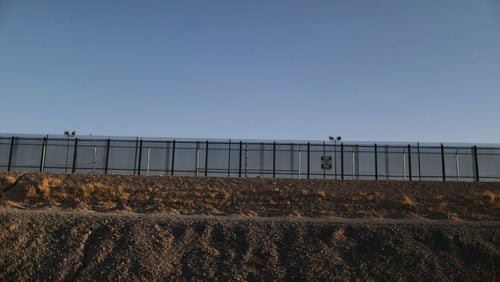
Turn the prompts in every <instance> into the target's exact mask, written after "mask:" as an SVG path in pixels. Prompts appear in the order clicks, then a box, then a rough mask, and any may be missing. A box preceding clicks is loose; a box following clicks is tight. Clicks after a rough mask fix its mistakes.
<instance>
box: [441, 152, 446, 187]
mask: <svg viewBox="0 0 500 282" xmlns="http://www.w3.org/2000/svg"><path fill="white" fill-rule="evenodd" d="M444 162H445V159H444V145H443V143H441V168H442V170H443V181H446V167H445V163H444Z"/></svg>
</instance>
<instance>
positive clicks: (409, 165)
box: [408, 144, 412, 181]
mask: <svg viewBox="0 0 500 282" xmlns="http://www.w3.org/2000/svg"><path fill="white" fill-rule="evenodd" d="M408 180H410V181H412V175H411V146H410V144H408Z"/></svg>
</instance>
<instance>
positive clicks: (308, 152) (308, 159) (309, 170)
mask: <svg viewBox="0 0 500 282" xmlns="http://www.w3.org/2000/svg"><path fill="white" fill-rule="evenodd" d="M310 177H311V144H310V143H309V142H307V179H309V178H310Z"/></svg>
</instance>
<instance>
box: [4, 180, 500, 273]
mask: <svg viewBox="0 0 500 282" xmlns="http://www.w3.org/2000/svg"><path fill="white" fill-rule="evenodd" d="M499 201H500V183H442V182H386V181H377V182H375V181H323V180H284V179H282V180H278V179H244V178H242V179H226V178H201V177H200V178H194V177H146V176H104V175H88V174H79V175H65V174H19V173H18V174H6V173H0V250H1V252H0V281H9V280H11V281H14V280H37V281H55V280H78V281H81V280H85V281H116V280H125V281H137V280H139V281H155V280H163V281H165V280H181V281H184V280H195V281H207V280H219V281H227V280H249V281H260V280H265V281H269V280H290V281H300V280H313V281H330V280H379V281H386V280H421V281H428V280H440V281H450V280H467V281H498V273H499V271H500V221H499V219H500V210H499V209H500V203H499Z"/></svg>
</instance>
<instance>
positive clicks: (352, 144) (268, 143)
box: [0, 135, 500, 151]
mask: <svg viewBox="0 0 500 282" xmlns="http://www.w3.org/2000/svg"><path fill="white" fill-rule="evenodd" d="M12 137H14V138H15V139H16V141H20V140H21V141H41V140H43V138H47V137H48V140H49V141H61V142H62V141H64V142H67V141H68V140H69V141H71V140H73V141H74V140H75V139H76V138H78V141H79V142H106V141H108V140H110V141H111V142H113V143H120V142H123V143H135V142H137V141H140V140H142V141H143V143H163V144H165V143H167V144H168V143H173V142H174V141H175V143H176V144H200V145H202V144H204V143H206V142H207V141H208V143H209V144H210V145H229V144H231V145H233V146H239V143H240V142H241V143H242V144H243V145H245V146H249V145H250V146H262V145H264V146H272V145H276V146H303V147H306V146H308V145H309V146H311V147H313V148H317V147H326V148H332V147H333V148H339V147H341V144H343V146H344V150H345V149H347V150H349V149H351V148H370V149H373V148H374V147H375V145H377V148H378V149H379V150H380V151H382V150H383V149H384V148H385V147H387V148H391V149H403V150H407V149H408V145H410V148H411V149H412V151H414V150H417V149H421V150H426V149H435V150H440V149H441V145H440V144H435V143H430V144H429V143H416V142H410V143H403V142H401V143H364V142H363V143H355V142H351V141H348V142H347V141H344V142H332V141H326V142H323V141H309V142H305V141H297V142H294V141H281V140H280V141H271V140H266V141H254V140H242V139H231V140H230V139H227V140H220V139H199V140H194V139H193V140H185V139H173V138H166V139H154V138H139V137H137V138H122V137H93V136H76V137H66V136H61V135H55V136H50V135H39V136H20V135H0V140H9V141H10V140H12ZM4 144H6V143H4ZM32 145H36V144H32ZM474 146H476V147H477V149H478V150H484V149H488V150H500V145H499V144H477V145H476V144H460V145H458V144H457V145H454V144H443V148H444V149H445V150H449V149H458V150H470V149H472V148H473V147H474Z"/></svg>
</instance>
